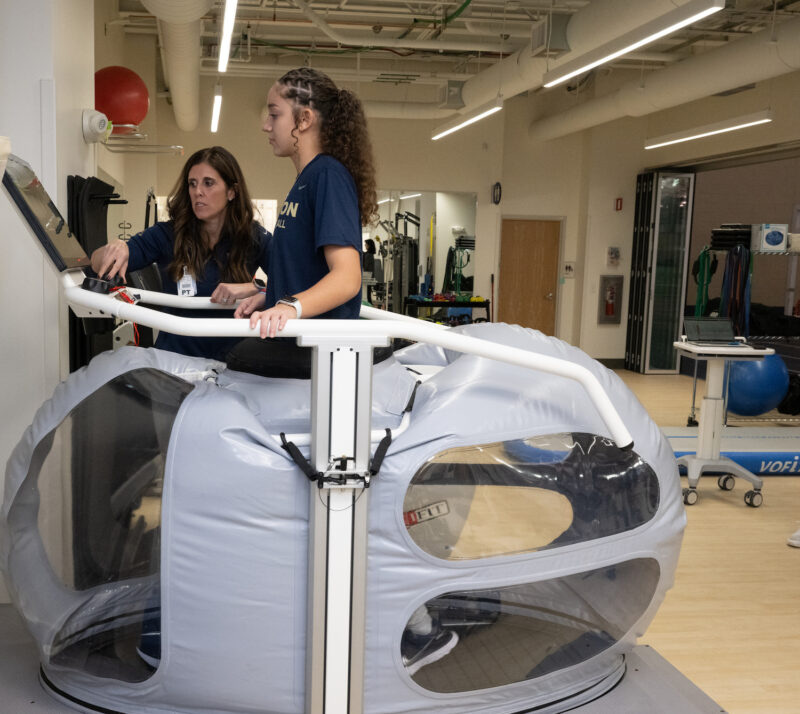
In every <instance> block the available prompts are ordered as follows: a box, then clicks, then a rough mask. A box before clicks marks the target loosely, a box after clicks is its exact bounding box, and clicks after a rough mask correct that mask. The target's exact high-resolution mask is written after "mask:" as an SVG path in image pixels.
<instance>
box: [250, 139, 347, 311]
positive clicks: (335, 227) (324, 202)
mask: <svg viewBox="0 0 800 714" xmlns="http://www.w3.org/2000/svg"><path fill="white" fill-rule="evenodd" d="M326 245H342V246H352V247H353V248H354V249H355V250H357V251H358V255H359V256H360V255H361V215H360V212H359V208H358V195H357V193H356V185H355V182H354V181H353V177H352V176H351V175H350V172H349V171H348V170H347V169H346V168H345V167H344V165H343V164H342V163H340V162H339V161H337V160H336V159H334V158H333V157H332V156H328V155H327V154H318V155H317V156H315V157H314V158H313V159H312V160H311V161H310V162H309V163H308V164H307V165H306V166H305V167H304V168H303V170H302V171H301V172H300V175H299V176H298V177H297V179H296V180H295V182H294V186H292V188H291V190H290V191H289V195H288V196H287V197H286V200H285V201H284V203H283V206H281V209H280V211H279V212H278V220H277V223H276V224H275V232H274V234H273V236H272V243H271V248H270V254H269V266H270V269H269V271H268V273H267V275H268V276H269V280H268V281H267V295H266V305H267V307H271V306H272V305H274V304H275V302H276V300H279V299H280V298H282V297H284V296H286V295H296V294H297V293H300V292H302V291H303V290H308V288H310V287H311V286H312V285H315V284H316V283H318V282H319V281H320V280H321V279H322V278H324V277H325V276H326V275H327V274H328V273H329V272H330V270H329V269H328V264H327V262H326V261H325V253H324V251H323V248H324V247H325V246H326ZM360 311H361V295H360V293H359V294H357V295H355V296H353V297H352V298H351V299H350V300H348V301H347V302H346V303H344V304H342V305H339V306H338V307H335V308H334V309H333V310H330V311H328V312H326V313H324V314H322V315H317V316H316V317H319V318H340V319H357V318H358V316H359V313H360Z"/></svg>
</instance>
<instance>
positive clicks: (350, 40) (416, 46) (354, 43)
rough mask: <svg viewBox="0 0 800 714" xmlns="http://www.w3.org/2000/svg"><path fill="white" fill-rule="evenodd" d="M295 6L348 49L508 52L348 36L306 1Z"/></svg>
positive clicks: (497, 47) (492, 46) (488, 46)
mask: <svg viewBox="0 0 800 714" xmlns="http://www.w3.org/2000/svg"><path fill="white" fill-rule="evenodd" d="M292 1H293V2H294V4H295V6H296V7H297V8H298V9H299V10H301V11H302V12H303V14H304V15H305V16H306V17H307V18H308V19H309V20H310V21H311V24H312V25H314V27H316V28H317V29H318V30H321V31H322V32H323V33H325V34H326V35H327V36H328V37H330V38H331V39H332V40H334V41H335V42H338V43H339V44H341V45H347V46H348V47H364V48H380V47H398V48H400V49H406V50H431V51H433V52H439V51H446V52H498V53H505V52H508V47H507V46H506V45H505V44H503V43H502V42H498V43H486V42H473V41H471V40H411V39H408V38H403V39H395V38H392V37H386V38H381V37H379V36H377V35H374V36H373V38H369V37H368V36H367V35H348V34H346V33H344V32H340V31H339V30H336V29H334V28H333V27H331V26H330V25H329V24H328V23H327V22H325V20H323V19H322V18H321V17H320V16H319V15H317V13H316V12H314V10H312V9H311V5H309V4H308V3H307V2H306V0H292Z"/></svg>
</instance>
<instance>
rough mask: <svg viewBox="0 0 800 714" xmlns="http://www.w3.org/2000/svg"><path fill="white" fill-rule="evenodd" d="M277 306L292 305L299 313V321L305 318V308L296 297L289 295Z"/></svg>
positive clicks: (279, 301)
mask: <svg viewBox="0 0 800 714" xmlns="http://www.w3.org/2000/svg"><path fill="white" fill-rule="evenodd" d="M275 304H276V305H291V306H292V307H293V308H294V309H295V311H296V312H297V319H298V320H299V319H300V318H301V317H302V316H303V306H302V305H301V304H300V301H299V300H298V299H297V298H296V297H294V296H293V295H287V296H285V297H282V298H281V299H280V300H278V301H277V302H276V303H275Z"/></svg>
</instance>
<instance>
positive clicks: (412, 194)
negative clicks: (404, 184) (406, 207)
mask: <svg viewBox="0 0 800 714" xmlns="http://www.w3.org/2000/svg"><path fill="white" fill-rule="evenodd" d="M421 195H422V194H421V193H408V194H406V195H405V196H400V200H401V201H403V200H405V199H406V198H416V197H417V196H421Z"/></svg>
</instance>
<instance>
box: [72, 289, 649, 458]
mask: <svg viewBox="0 0 800 714" xmlns="http://www.w3.org/2000/svg"><path fill="white" fill-rule="evenodd" d="M62 284H63V286H64V295H65V297H66V299H67V302H69V303H70V304H72V305H79V306H81V307H84V308H88V309H90V310H97V311H99V312H102V313H104V314H105V315H109V316H114V317H119V318H122V319H124V320H131V321H132V322H137V323H139V324H141V325H147V326H149V327H155V328H157V329H159V330H165V331H166V332H172V333H174V334H179V335H189V336H195V337H255V336H257V334H258V332H257V330H254V329H252V328H251V327H250V324H249V322H248V321H247V320H235V319H220V318H211V317H207V318H201V317H198V318H192V317H179V316H177V315H170V314H167V313H163V312H158V311H155V310H151V309H149V308H146V307H142V306H140V305H131V304H129V303H126V302H124V301H122V300H120V299H117V298H114V297H112V296H110V295H102V294H100V293H94V292H90V291H88V290H84V289H83V288H81V287H79V286H78V285H76V284H75V281H74V279H73V276H70V275H69V274H66V275H64V276H63V278H62ZM133 292H136V293H139V292H142V293H143V292H144V291H133ZM147 297H148V298H149V297H150V296H149V295H148V296H147ZM181 299H183V298H181ZM188 299H192V300H205V298H188ZM154 302H155V301H154ZM209 304H213V303H209ZM281 336H282V337H300V338H304V337H307V338H313V337H336V338H338V339H339V340H341V343H342V344H349V343H356V342H361V343H363V342H364V341H370V338H372V340H371V341H374V340H375V339H376V338H386V339H387V340H388V338H391V337H399V338H405V339H408V340H413V341H415V342H428V343H430V344H434V345H438V346H440V347H443V348H445V349H450V350H454V351H456V352H464V353H467V354H473V355H477V356H479V357H486V358H487V359H493V360H497V361H500V362H505V363H507V364H513V365H516V366H519V367H526V368H528V369H535V370H539V371H542V372H548V373H550V374H556V375H559V376H561V377H566V378H568V379H573V380H575V381H576V382H578V383H579V384H580V385H581V386H582V387H583V388H584V389H585V390H586V392H587V394H588V395H589V398H590V399H591V400H592V403H593V404H594V406H595V408H596V409H597V411H598V413H599V414H600V416H601V418H602V419H603V421H604V422H605V424H606V426H607V427H608V430H609V432H610V434H611V437H612V438H613V439H614V441H615V442H616V443H617V445H618V446H619V447H620V448H630V447H631V446H632V445H633V438H632V437H631V435H630V433H629V432H628V430H627V428H626V427H625V425H624V424H623V422H622V419H621V418H620V416H619V414H618V413H617V410H616V409H615V408H614V405H613V404H612V403H611V400H610V399H609V397H608V395H607V394H606V392H605V390H603V388H602V387H601V386H600V383H599V382H598V381H597V378H596V377H595V376H594V375H593V374H592V373H591V372H590V371H589V370H588V369H586V368H585V367H582V366H581V365H578V364H575V363H574V362H569V361H567V360H563V359H559V358H557V357H550V356H547V355H541V354H536V353H532V352H528V351H527V350H523V349H520V348H518V347H508V346H506V345H499V344H496V343H494V342H489V341H487V340H481V339H478V338H476V337H469V336H467V335H461V334H457V333H454V332H453V331H452V330H442V329H438V328H437V327H435V326H433V325H431V324H430V323H427V322H424V321H422V320H414V319H413V318H410V319H409V320H394V319H383V320H302V322H301V321H300V320H289V321H288V322H287V323H286V326H285V327H284V328H283V330H282V331H281ZM301 341H302V340H301Z"/></svg>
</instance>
